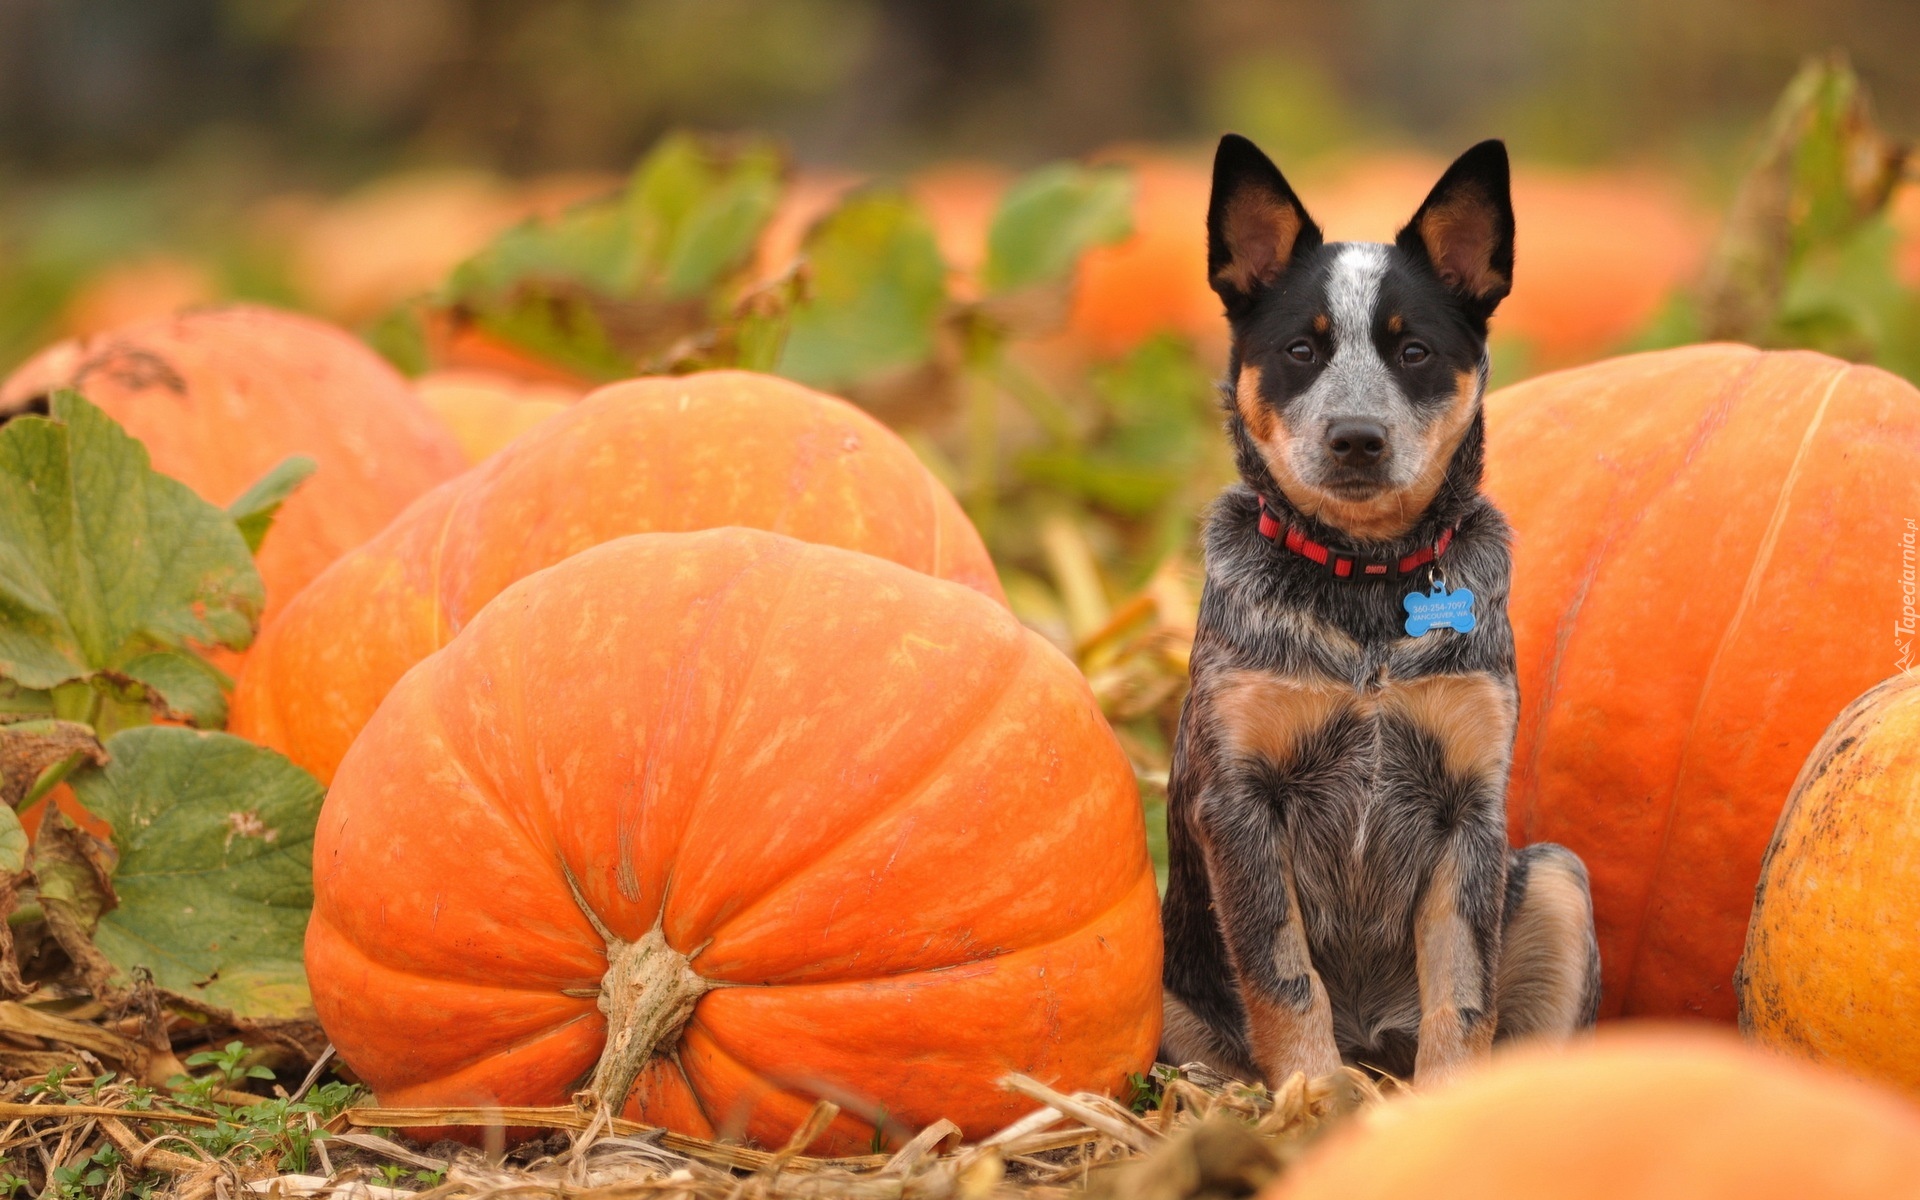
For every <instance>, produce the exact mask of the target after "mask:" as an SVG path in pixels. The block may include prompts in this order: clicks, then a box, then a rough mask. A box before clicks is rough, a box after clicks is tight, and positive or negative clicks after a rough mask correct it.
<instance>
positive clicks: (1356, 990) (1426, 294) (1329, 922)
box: [1162, 135, 1600, 1085]
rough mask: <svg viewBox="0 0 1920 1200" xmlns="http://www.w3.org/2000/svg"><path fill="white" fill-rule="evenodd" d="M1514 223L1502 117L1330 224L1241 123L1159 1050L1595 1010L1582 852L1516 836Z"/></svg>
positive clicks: (1228, 157) (1409, 1068) (1267, 1067)
mask: <svg viewBox="0 0 1920 1200" xmlns="http://www.w3.org/2000/svg"><path fill="white" fill-rule="evenodd" d="M1513 246H1514V224H1513V207H1512V201H1511V199H1510V197H1509V189H1508V171H1507V153H1506V148H1505V147H1504V146H1503V145H1502V144H1501V143H1499V142H1497V141H1489V142H1482V143H1481V144H1480V145H1478V146H1475V147H1474V148H1473V149H1471V150H1469V151H1467V152H1466V153H1465V154H1464V155H1462V156H1461V157H1460V158H1459V160H1458V161H1456V162H1455V163H1454V164H1453V165H1452V166H1451V167H1449V168H1448V169H1447V171H1446V173H1445V174H1444V175H1443V176H1442V177H1441V179H1440V181H1439V183H1437V184H1436V185H1435V186H1434V188H1433V191H1432V192H1431V193H1430V194H1429V195H1428V196H1427V199H1426V202H1425V203H1423V204H1422V205H1421V206H1420V207H1419V209H1418V210H1417V211H1416V212H1415V213H1414V214H1413V218H1412V219H1411V220H1410V221H1409V222H1408V223H1407V225H1406V228H1404V229H1402V230H1401V231H1400V233H1399V235H1398V236H1397V237H1396V238H1395V240H1394V242H1393V243H1392V244H1391V245H1387V244H1381V243H1372V242H1344V243H1341V242H1334V243H1329V242H1326V241H1325V240H1324V239H1323V238H1322V236H1321V232H1320V229H1319V228H1318V227H1317V226H1316V225H1315V224H1314V222H1313V220H1312V218H1311V217H1309V216H1308V215H1307V211H1306V209H1305V208H1304V207H1302V205H1301V203H1300V200H1299V199H1298V198H1297V197H1296V196H1295V195H1294V192H1293V190H1292V188H1290V187H1289V186H1288V185H1287V181H1286V180H1285V178H1283V177H1282V176H1281V174H1280V172H1279V170H1278V169H1277V168H1275V167H1274V165H1273V163H1272V162H1271V161H1269V160H1268V159H1267V157H1266V155H1264V154H1262V153H1261V152H1260V150H1259V149H1257V148H1256V147H1255V146H1254V145H1253V143H1252V142H1249V141H1247V140H1246V139H1245V138H1241V137H1236V136H1232V135H1229V136H1228V137H1226V138H1224V139H1222V140H1221V142H1220V148H1219V151H1218V154H1217V155H1216V157H1215V159H1214V169H1213V197H1212V200H1211V202H1210V204H1209V208H1208V213H1207V270H1208V273H1209V277H1210V282H1211V283H1212V285H1213V288H1214V290H1215V291H1216V292H1218V293H1219V295H1220V298H1221V300H1222V301H1224V302H1225V305H1226V315H1227V321H1228V324H1229V326H1230V327H1231V331H1232V343H1231V351H1230V358H1229V365H1228V372H1227V377H1226V380H1225V382H1224V384H1223V385H1222V393H1223V396H1224V399H1225V408H1226V418H1227V429H1228V433H1229V436H1230V437H1231V438H1232V441H1233V446H1234V451H1235V455H1236V458H1237V463H1238V467H1239V471H1240V476H1241V481H1240V482H1239V483H1237V484H1235V485H1234V486H1233V487H1231V488H1229V489H1228V490H1227V491H1226V492H1225V493H1224V494H1223V495H1222V496H1221V497H1220V499H1219V501H1218V502H1217V503H1216V504H1215V505H1214V507H1213V510H1212V512H1211V514H1210V516H1209V519H1208V523H1207V529H1206V566H1207V576H1206V590H1205V594H1204V596H1203V598H1202V600H1201V604H1200V620H1199V628H1198V631H1197V634H1196V637H1195V640H1194V646H1193V660H1192V691H1191V693H1190V694H1189V696H1188V698H1187V701H1186V707H1185V709H1184V710H1183V711H1182V713H1181V718H1180V729H1179V736H1178V739H1177V741H1176V743H1175V747H1174V753H1173V769H1172V775H1171V779H1170V781H1169V789H1168V790H1169V806H1168V831H1167V832H1168V845H1169V851H1170V855H1171V863H1170V878H1169V879H1168V884H1167V894H1166V899H1165V902H1164V908H1163V915H1164V918H1165V925H1166V938H1167V943H1166V975H1165V980H1166V1026H1165V1029H1166V1032H1165V1034H1164V1035H1163V1044H1162V1056H1163V1057H1165V1058H1166V1059H1167V1060H1168V1061H1171V1062H1187V1061H1195V1060H1198V1061H1202V1062H1206V1063H1209V1064H1210V1065H1212V1066H1214V1067H1216V1068H1218V1069H1220V1070H1223V1071H1226V1072H1228V1073H1230V1074H1235V1075H1238V1076H1240V1077H1241V1078H1247V1079H1263V1080H1265V1081H1266V1082H1267V1083H1269V1084H1273V1085H1278V1084H1279V1083H1280V1082H1282V1081H1283V1080H1285V1079H1287V1078H1288V1077H1289V1076H1291V1075H1292V1074H1293V1073H1294V1072H1296V1071H1304V1072H1305V1073H1306V1074H1307V1075H1308V1076H1309V1077H1312V1076H1316V1075H1320V1074H1324V1073H1326V1072H1329V1071H1332V1070H1333V1069H1335V1068H1336V1067H1338V1066H1340V1065H1341V1063H1342V1061H1343V1060H1344V1061H1346V1062H1348V1063H1351V1064H1354V1065H1358V1066H1362V1067H1367V1068H1372V1069H1374V1070H1377V1071H1382V1072H1388V1073H1391V1074H1394V1075H1396V1076H1400V1077H1403V1078H1404V1077H1409V1076H1410V1077H1412V1078H1413V1079H1415V1080H1416V1081H1417V1082H1421V1083H1428V1082H1433V1081H1436V1080H1440V1079H1444V1078H1446V1077H1448V1076H1450V1075H1452V1074H1455V1073H1457V1072H1458V1071H1459V1070H1460V1069H1461V1068H1462V1067H1464V1066H1467V1065H1469V1064H1471V1063H1472V1062H1474V1061H1475V1060H1477V1059H1480V1058H1482V1057H1484V1056H1485V1055H1486V1054H1487V1053H1488V1051H1489V1049H1490V1048H1491V1046H1492V1045H1493V1043H1495V1042H1498V1041H1505V1040H1508V1039H1516V1038H1522V1037H1541V1036H1548V1037H1552V1036H1564V1035H1567V1034H1569V1033H1572V1032H1574V1031H1575V1030H1577V1029H1580V1028H1582V1027H1584V1026H1587V1025H1590V1024H1591V1023H1592V1022H1593V1019H1594V1015H1595V1011H1596V1009H1597V1007H1598V1004H1599V987H1600V959H1599V949H1598V946H1597V943H1596V942H1595V939H1594V932H1593V909H1592V902H1591V898H1590V896H1589V894H1588V890H1587V876H1586V869H1585V867H1584V866H1583V865H1582V864H1581V862H1580V860H1579V859H1578V858H1577V857H1575V856H1574V854H1573V853H1572V852H1570V851H1568V850H1566V849H1564V848H1563V847H1560V846H1554V845H1547V844H1540V845H1533V846H1527V847H1525V848H1524V849H1520V850H1510V849H1509V848H1508V845H1507V827H1506V781H1507V768H1508V761H1509V759H1510V757H1511V755H1512V750H1513V736H1514V722H1515V715H1516V712H1517V709H1518V703H1519V700H1518V688H1517V685H1516V682H1515V675H1514V649H1513V631H1512V628H1511V626H1510V625H1509V624H1508V621H1507V613H1506V602H1507V587H1508V577H1509V566H1510V560H1509V555H1508V537H1509V530H1508V526H1507V523H1506V520H1505V519H1504V518H1503V517H1502V516H1501V514H1500V512H1499V510H1498V509H1496V508H1495V507H1494V506H1493V504H1492V503H1491V502H1489V501H1488V499H1487V498H1486V497H1485V496H1483V495H1482V494H1481V492H1480V475H1481V463H1482V456H1483V453H1484V448H1485V427H1484V421H1483V417H1482V412H1481V398H1482V395H1483V393H1484V391H1485V388H1486V383H1487V373H1488V368H1489V360H1488V356H1487V322H1488V319H1489V318H1490V317H1491V316H1492V315H1493V311H1494V308H1495V307H1496V306H1497V305H1498V304H1499V303H1500V300H1501V299H1502V298H1503V297H1504V296H1506V294H1507V292H1508V290H1509V288H1510V287H1511V286H1512V282H1513Z"/></svg>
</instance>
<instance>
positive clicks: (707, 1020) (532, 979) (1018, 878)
mask: <svg viewBox="0 0 1920 1200" xmlns="http://www.w3.org/2000/svg"><path fill="white" fill-rule="evenodd" d="M396 881H398V882H396ZM314 890H315V903H314V912H313V920H312V923H311V925H309V927H308V931H307V972H308V975H309V977H310V979H311V981H312V985H313V997H314V1005H315V1008H316V1009H317V1010H318V1012H319V1015H320V1020H321V1023H322V1024H323V1025H324V1026H325V1027H326V1030H327V1033H328V1036H329V1037H331V1038H332V1039H333V1042H334V1044H335V1045H336V1046H338V1047H339V1049H340V1053H341V1056H342V1057H343V1058H344V1059H345V1060H346V1062H347V1063H348V1064H349V1065H350V1066H351V1067H352V1068H353V1069H354V1071H355V1072H356V1073H358V1074H359V1075H360V1077H361V1078H363V1079H365V1080H366V1081H367V1082H368V1083H369V1084H370V1085H371V1086H372V1087H373V1089H374V1091H375V1093H376V1094H377V1095H378V1097H379V1099H380V1101H381V1102H382V1103H385V1104H396V1105H434V1104H452V1105H468V1104H481V1105H486V1104H499V1105H517V1104H559V1103H564V1102H565V1101H566V1100H567V1099H568V1097H569V1095H570V1093H572V1092H573V1090H574V1089H575V1088H576V1087H579V1086H580V1082H581V1081H582V1080H583V1079H586V1078H588V1076H589V1073H593V1080H592V1083H591V1085H590V1089H591V1090H592V1091H593V1093H594V1095H595V1096H596V1098H598V1099H599V1100H600V1101H601V1102H602V1103H605V1104H608V1105H613V1104H616V1103H618V1101H619V1100H620V1098H622V1097H625V1096H626V1095H627V1094H628V1093H627V1084H628V1081H629V1080H632V1079H634V1078H635V1077H636V1075H637V1078H638V1082H639V1086H638V1088H637V1089H636V1090H635V1091H634V1093H633V1099H632V1102H631V1103H630V1104H628V1105H625V1106H624V1108H625V1111H626V1112H627V1113H628V1114H629V1115H630V1116H632V1117H634V1118H635V1119H638V1120H643V1121H648V1122H653V1123H657V1124H664V1125H666V1126H668V1127H670V1128H674V1129H679V1130H683V1131H687V1132H692V1133H698V1134H702V1135H708V1136H711V1135H712V1134H713V1133H714V1132H715V1130H716V1129H721V1130H728V1131H734V1132H744V1134H745V1135H746V1136H747V1137H749V1138H751V1139H753V1140H755V1141H758V1142H760V1143H762V1144H766V1145H779V1144H780V1143H781V1142H783V1141H784V1140H785V1139H786V1138H787V1137H788V1135H789V1134H790V1133H791V1132H792V1130H793V1129H794V1128H795V1126H796V1125H797V1124H798V1123H799V1122H800V1121H801V1120H802V1119H804V1118H805V1116H806V1114H807V1112H808V1109H809V1108H810V1106H811V1103H812V1100H813V1098H815V1097H827V1098H830V1099H833V1100H834V1101H836V1102H837V1103H839V1104H840V1105H841V1107H842V1108H843V1110H844V1115H843V1116H841V1117H840V1118H839V1119H838V1120H837V1121H836V1122H835V1123H834V1125H833V1127H832V1129H831V1130H830V1131H829V1133H828V1135H827V1137H826V1138H825V1139H824V1140H823V1141H822V1142H821V1143H820V1148H821V1149H822V1150H824V1151H828V1152H847V1151H854V1150H864V1149H865V1148H866V1147H867V1146H868V1145H870V1144H871V1141H872V1138H873V1126H874V1123H875V1122H877V1121H879V1120H880V1119H881V1117H882V1114H884V1116H885V1118H886V1119H887V1120H888V1121H890V1122H891V1123H892V1124H893V1125H894V1126H896V1127H900V1128H904V1129H906V1130H914V1129H917V1128H919V1127H921V1126H923V1125H925V1124H929V1123H931V1122H933V1121H935V1120H937V1119H939V1118H941V1117H949V1118H951V1119H953V1120H954V1121H956V1122H958V1123H959V1125H960V1126H961V1128H962V1129H964V1130H965V1131H966V1132H967V1133H968V1134H969V1135H971V1136H974V1137H979V1136H981V1135H982V1134H985V1133H987V1132H990V1131H991V1130H993V1129H994V1128H996V1127H997V1126H999V1125H1001V1124H1002V1123H1004V1122H1007V1121H1009V1120H1011V1119H1013V1118H1015V1117H1017V1116H1018V1115H1020V1114H1021V1113H1022V1112H1023V1111H1025V1110H1026V1109H1028V1108H1030V1107H1031V1106H1032V1105H1031V1102H1030V1101H1027V1100H1024V1099H1022V1098H1021V1097H1019V1096H1017V1095H1012V1094H1009V1093H1008V1092H1006V1091H1005V1090H1003V1089H1001V1088H1000V1087H999V1086H997V1081H998V1079H999V1078H1000V1077H1001V1076H1002V1075H1003V1074H1005V1073H1006V1072H1008V1071H1021V1072H1025V1073H1027V1074H1030V1075H1033V1076H1036V1077H1038V1078H1041V1079H1045V1080H1047V1081H1049V1082H1050V1083H1052V1084H1053V1085H1054V1086H1056V1087H1059V1088H1062V1089H1064V1090H1066V1091H1074V1090H1076V1089H1082V1088H1087V1089H1094V1090H1098V1091H1104V1092H1113V1091H1115V1090H1116V1089H1118V1088H1120V1087H1121V1086H1122V1084H1123V1083H1124V1081H1125V1079H1126V1076H1127V1075H1128V1073H1130V1072H1136V1071H1140V1070H1143V1069H1145V1068H1146V1067H1147V1066H1148V1065H1149V1064H1150V1063H1151V1062H1152V1060H1153V1051H1154V1046H1155V1044H1156V1042H1157V1040H1158V1037H1159V1025H1160V934H1159V925H1158V916H1157V913H1158V908H1157V901H1156V899H1155V891H1154V881H1153V870H1152V866H1151V864H1150V861H1149V859H1148V856H1147V850H1146V840H1145V831H1144V826H1143V823H1142V820H1141V810H1140V805H1139V801H1138V797H1137V793H1136V791H1135V787H1134V782H1133V775H1132V770H1131V768H1130V767H1129V766H1128V763H1127V759H1126V756H1125V755H1124V754H1123V753H1122V752H1121V751H1120V748H1119V746H1118V744H1117V743H1116V742H1115V741H1114V737H1113V734H1112V732H1111V731H1110V730H1109V729H1108V727H1107V724H1106V721H1105V720H1104V719H1103V718H1102V717H1101V715H1100V710H1099V708H1098V706H1097V705H1096V704H1095V702H1094V699H1093V696H1092V694H1091V693H1090V692H1089V691H1088V689H1087V685H1086V682H1085V681H1084V679H1082V677H1081V676H1080V673H1079V672H1078V671H1077V670H1076V669H1075V668H1074V666H1073V664H1072V663H1071V662H1069V661H1068V660H1067V659H1066V658H1065V657H1063V656H1062V655H1060V654H1059V653H1058V652H1056V651H1055V650H1053V649H1052V648H1051V647H1050V646H1048V645H1047V643H1046V642H1044V641H1043V640H1042V639H1041V638H1040V637H1039V636H1038V635H1037V634H1034V633H1032V632H1030V631H1028V630H1026V629H1024V628H1023V627H1022V626H1021V625H1020V623H1019V622H1018V621H1016V620H1015V619H1014V618H1013V616H1012V614H1011V613H1009V612H1007V610H1006V609H1005V608H1004V607H1002V606H1000V605H998V604H995V603H994V602H993V601H991V600H989V599H987V598H986V597H985V596H982V595H981V594H980V593H978V592H976V591H973V590H971V589H968V588H964V587H960V586H958V585H956V584H952V583H948V582H945V581H942V580H937V579H933V578H931V577H929V576H926V575H923V574H920V573H918V572H915V571H910V570H908V569H906V568H905V567H901V566H899V565H897V564H894V563H890V562H886V561H884V560H882V559H878V558H873V557H871V556H869V555H864V554H855V553H852V552H850V551H846V550H840V549H836V548H832V547H826V546H818V545H812V544H809V543H805V542H799V541H795V540H793V539H791V538H785V537H779V536H776V535H773V534H768V533H762V532H759V531H757V530H746V529H719V530H710V531H707V532H703V533H694V534H647V535H641V536H636V537H627V538H620V539H617V540H615V541H613V542H609V543H607V544H606V545H603V546H599V547H596V548H594V549H592V550H588V551H586V552H584V553H582V554H578V555H575V556H574V557H572V558H570V559H568V560H567V561H566V562H564V563H561V564H560V565H558V566H556V567H553V568H550V569H549V570H545V571H541V572H538V573H536V574H534V575H531V576H529V577H528V578H526V579H524V580H522V581H521V582H519V583H517V584H515V585H514V586H513V587H511V588H509V589H507V590H506V591H505V592H503V593H502V594H501V595H500V596H499V597H498V598H497V599H495V600H494V601H493V602H492V603H491V604H489V605H488V606H487V607H486V609H485V610H484V611H482V612H481V613H480V614H479V615H478V616H477V617H475V618H474V620H473V622H472V624H470V625H469V626H467V628H466V629H465V630H464V631H463V632H462V633H461V634H460V635H459V636H458V637H456V638H454V639H453V641H452V642H451V643H450V644H449V645H448V646H447V647H446V648H445V649H444V650H442V651H440V652H439V653H438V654H435V655H433V656H432V657H431V658H429V659H427V660H426V661H425V662H423V663H422V664H421V665H420V666H419V667H418V668H416V669H415V670H413V671H412V672H410V673H409V674H408V675H407V677H406V678H405V679H403V680H401V681H400V683H399V684H398V685H397V686H396V687H395V688H394V690H393V693H392V694H391V695H390V696H389V697H388V698H387V702H386V703H385V704H384V705H382V706H381V708H380V711H379V712H378V714H376V715H375V716H374V718H373V720H372V721H371V722H370V723H369V724H368V725H367V728H366V731H365V732H364V733H363V734H362V735H361V736H360V738H359V740H358V741H356V742H355V743H354V745H353V749H352V750H351V751H350V752H349V753H348V755H347V757H346V760H345V761H344V762H343V763H341V765H340V772H339V774H338V776H337V777H336V778H335V779H334V782H333V786H332V788H331V790H330V791H329V792H328V795H327V802H326V807H325V809H324V811H323V812H322V814H321V818H320V828H319V833H318V836H317V839H316V841H315V845H314ZM603 931H604V932H603ZM610 1027H611V1030H610ZM603 1049H604V1050H606V1054H605V1056H604V1057H603V1053H602V1052H603ZM596 1061H599V1063H600V1066H599V1067H598V1068H597V1069H596V1066H595V1064H596ZM623 1064H624V1065H623Z"/></svg>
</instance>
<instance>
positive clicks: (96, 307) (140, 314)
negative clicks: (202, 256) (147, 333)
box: [60, 253, 222, 337]
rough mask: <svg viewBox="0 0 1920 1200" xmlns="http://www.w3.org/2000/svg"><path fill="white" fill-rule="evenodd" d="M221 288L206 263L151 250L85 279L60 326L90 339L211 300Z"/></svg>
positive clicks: (64, 313) (69, 334)
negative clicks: (152, 252)
mask: <svg viewBox="0 0 1920 1200" xmlns="http://www.w3.org/2000/svg"><path fill="white" fill-rule="evenodd" d="M221 291H222V289H221V285H220V281H219V280H218V279H217V278H216V277H215V276H214V273H213V272H212V271H211V270H209V269H208V268H207V267H206V265H205V264H203V263H200V262H198V261H196V260H194V259H191V258H187V257H185V256H183V255H178V254H167V253H155V254H148V255H144V256H142V257H140V258H133V259H128V260H126V261H124V262H118V263H114V264H113V265H111V266H109V267H107V268H106V269H104V270H102V271H100V272H99V273H98V274H96V275H94V276H92V277H91V278H90V279H88V280H86V281H85V282H84V283H82V284H81V285H80V287H79V288H78V289H77V290H76V291H75V292H74V294H73V295H72V296H71V297H70V298H69V299H68V300H67V303H66V307H65V308H64V309H62V310H61V314H60V327H61V329H62V330H63V331H64V332H65V333H66V334H67V335H68V336H70V337H92V336H93V335H94V334H96V333H105V332H107V331H108V330H110V329H118V328H120V327H121V326H122V325H131V324H133V323H134V322H136V321H147V320H152V319H153V318H156V317H170V316H173V315H174V314H175V313H179V312H184V311H185V310H187V309H189V308H200V307H203V306H205V305H209V304H212V303H214V302H215V301H216V300H219V299H220V297H221Z"/></svg>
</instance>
